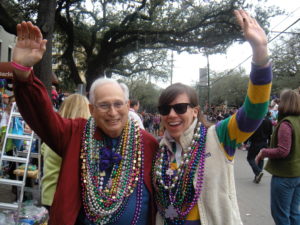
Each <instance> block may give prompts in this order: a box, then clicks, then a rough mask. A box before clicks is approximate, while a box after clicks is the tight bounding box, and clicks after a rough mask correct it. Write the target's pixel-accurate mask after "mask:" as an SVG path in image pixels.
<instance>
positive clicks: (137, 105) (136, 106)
mask: <svg viewBox="0 0 300 225" xmlns="http://www.w3.org/2000/svg"><path fill="white" fill-rule="evenodd" d="M139 108H140V103H139V102H138V103H137V104H136V105H135V106H133V109H134V111H136V112H137V111H139Z"/></svg>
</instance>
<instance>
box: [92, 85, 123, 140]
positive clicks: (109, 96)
mask: <svg viewBox="0 0 300 225" xmlns="http://www.w3.org/2000/svg"><path fill="white" fill-rule="evenodd" d="M90 111H91V115H92V116H93V118H94V119H95V121H96V124H97V126H98V127H99V128H100V129H101V130H102V131H103V132H104V133H105V134H106V135H108V136H109V137H112V138H115V137H118V136H120V135H121V133H122V130H123V128H124V127H125V125H126V123H127V120H128V112H129V104H128V101H127V102H126V101H125V96H124V92H123V90H122V89H121V87H120V86H119V85H117V84H113V83H108V84H104V85H102V86H100V87H97V88H96V89H95V102H94V104H93V105H90Z"/></svg>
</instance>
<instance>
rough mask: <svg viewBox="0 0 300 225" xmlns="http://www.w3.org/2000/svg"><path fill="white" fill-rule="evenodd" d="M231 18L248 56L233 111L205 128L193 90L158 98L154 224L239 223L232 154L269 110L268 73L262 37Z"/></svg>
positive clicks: (252, 24) (241, 19)
mask: <svg viewBox="0 0 300 225" xmlns="http://www.w3.org/2000/svg"><path fill="white" fill-rule="evenodd" d="M234 13H235V16H236V19H237V22H238V24H239V25H240V26H241V28H242V32H243V34H244V37H245V39H246V40H247V41H248V42H249V43H250V45H251V47H252V51H253V58H252V60H253V62H252V70H251V74H250V81H249V85H248V92H247V97H246V99H245V102H244V105H243V106H242V107H241V108H240V109H239V110H238V112H237V113H235V114H233V115H232V116H230V117H228V118H227V119H224V120H221V121H220V122H219V123H217V124H216V125H210V124H208V123H207V121H205V120H204V117H203V115H202V113H201V110H200V107H199V99H198V94H197V92H196V90H195V89H193V88H191V87H189V86H187V85H184V84H181V83H176V84H173V85H171V86H169V87H167V88H166V89H165V90H164V91H163V92H162V93H161V95H160V97H159V102H158V110H159V113H160V115H161V119H162V123H163V126H164V127H165V129H166V131H165V133H164V136H163V138H162V140H161V142H160V148H159V150H158V151H157V154H156V157H155V161H154V165H153V186H154V190H155V191H154V193H155V200H156V203H157V207H158V213H157V217H156V225H164V224H168V225H169V224H172V225H173V224H184V225H186V224H195V225H199V224H202V225H204V224H205V225H241V224H242V220H241V217H240V212H239V207H238V203H237V196H236V191H235V180H234V170H233V160H234V154H235V149H236V144H237V143H241V142H243V141H245V140H247V139H248V138H249V137H250V136H251V135H252V134H253V132H254V131H255V130H256V129H257V127H258V126H259V125H260V123H261V121H262V120H263V118H264V116H265V114H266V112H267V110H268V102H269V98H270V91H271V80H272V70H271V66H270V63H269V57H268V51H267V36H266V34H265V32H264V31H263V30H262V28H261V27H260V26H259V25H258V23H257V22H256V20H255V19H253V18H252V17H251V16H249V15H248V13H246V12H245V11H243V10H236V11H235V12H234Z"/></svg>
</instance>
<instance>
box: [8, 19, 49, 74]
mask: <svg viewBox="0 0 300 225" xmlns="http://www.w3.org/2000/svg"><path fill="white" fill-rule="evenodd" d="M17 36H18V40H17V43H16V46H15V48H14V50H13V55H12V61H13V62H15V63H17V64H20V65H22V66H26V67H32V66H33V65H35V64H36V63H37V62H39V61H40V60H41V59H42V57H43V54H44V52H45V51H46V43H47V40H45V39H44V40H43V35H42V33H41V31H40V29H39V28H38V27H37V26H34V25H33V24H32V23H31V22H22V23H21V24H18V25H17ZM14 72H15V74H16V75H17V77H18V78H25V77H28V76H29V72H24V71H20V70H18V69H15V70H14Z"/></svg>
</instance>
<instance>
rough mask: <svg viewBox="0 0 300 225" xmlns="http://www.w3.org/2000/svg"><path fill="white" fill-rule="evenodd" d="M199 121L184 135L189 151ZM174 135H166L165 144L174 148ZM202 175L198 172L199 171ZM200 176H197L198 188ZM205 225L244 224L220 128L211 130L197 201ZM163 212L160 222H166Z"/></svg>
mask: <svg viewBox="0 0 300 225" xmlns="http://www.w3.org/2000/svg"><path fill="white" fill-rule="evenodd" d="M195 126H196V121H194V123H193V124H192V125H191V127H190V128H189V129H188V130H186V131H185V132H184V134H183V135H182V136H181V137H180V143H181V146H182V148H183V151H186V150H187V148H188V147H189V145H190V143H191V140H192V138H193V132H194V128H195ZM168 139H170V136H169V135H168V133H166V134H165V136H164V137H163V139H162V141H161V145H162V144H165V145H167V146H168V147H169V149H171V144H170V142H169V140H168ZM196 174H198V173H196ZM196 181H197V177H195V178H194V187H196ZM197 204H198V208H199V213H200V220H201V225H242V224H243V222H242V220H241V217H240V212H239V207H238V203H237V197H236V190H235V180H234V170H233V162H231V161H229V160H228V159H227V158H226V156H225V152H224V149H223V147H222V146H221V144H220V142H219V139H218V136H217V133H216V127H215V126H211V127H210V128H209V129H208V131H207V138H206V157H205V170H204V184H203V187H202V192H201V195H200V198H199V199H198V201H197ZM163 224H164V222H163V219H162V217H161V215H160V214H159V212H158V213H157V215H156V225H163Z"/></svg>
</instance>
